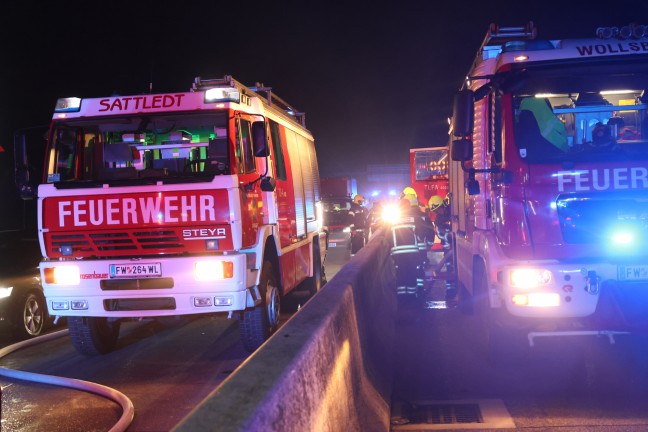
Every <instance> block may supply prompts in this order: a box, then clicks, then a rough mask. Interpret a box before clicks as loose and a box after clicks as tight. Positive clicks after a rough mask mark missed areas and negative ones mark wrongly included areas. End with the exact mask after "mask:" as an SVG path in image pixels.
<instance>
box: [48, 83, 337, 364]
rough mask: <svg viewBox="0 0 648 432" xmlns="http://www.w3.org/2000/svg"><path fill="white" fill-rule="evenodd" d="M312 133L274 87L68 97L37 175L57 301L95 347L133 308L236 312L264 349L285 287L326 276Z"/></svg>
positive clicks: (79, 340) (105, 347)
mask: <svg viewBox="0 0 648 432" xmlns="http://www.w3.org/2000/svg"><path fill="white" fill-rule="evenodd" d="M319 195H320V193H319V174H318V168H317V159H316V157H315V148H314V143H313V137H312V136H311V134H310V132H309V131H308V130H307V129H306V128H305V125H304V115H303V114H300V113H298V112H296V111H295V110H294V108H293V107H291V106H290V105H289V104H288V103H286V102H285V101H283V100H282V99H280V98H279V97H277V96H276V95H275V94H274V93H273V92H272V89H271V88H268V87H264V86H263V85H262V84H258V85H257V86H255V87H246V86H244V85H242V84H240V83H239V82H237V81H236V80H234V79H232V78H231V77H230V76H226V77H224V78H223V79H214V80H202V79H200V78H196V80H195V83H194V84H193V87H192V88H191V91H189V92H179V93H169V94H147V95H135V96H111V97H105V98H97V99H79V98H67V99H60V100H59V101H58V102H57V105H56V108H55V113H54V117H53V120H52V123H51V128H50V131H49V140H48V147H47V153H46V160H45V175H44V179H43V184H41V185H40V186H39V187H38V215H39V216H38V219H39V220H38V225H39V237H40V245H41V250H42V254H43V257H44V258H43V261H42V262H41V265H40V268H41V273H42V281H43V286H44V291H45V296H46V298H47V306H48V309H49V311H50V313H51V314H53V315H59V316H67V317H68V325H69V329H70V336H71V339H72V343H73V344H74V346H75V347H76V349H77V350H78V351H79V352H81V353H83V354H87V355H95V354H102V353H106V352H109V351H111V350H112V349H113V348H114V346H115V343H116V340H117V338H118V334H119V329H120V322H121V321H122V320H124V319H129V318H142V317H144V318H148V317H164V316H175V315H187V314H204V313H214V312H228V313H229V316H230V317H232V316H236V317H237V318H239V319H240V332H241V338H242V341H243V344H244V346H245V347H246V348H247V349H248V350H254V349H256V348H257V347H258V346H259V345H261V344H262V343H263V342H264V341H265V340H266V339H267V338H268V337H269V336H270V335H271V334H272V333H273V332H274V331H275V330H276V329H277V326H278V323H279V312H280V301H281V298H282V296H284V295H285V294H287V293H288V292H290V291H291V290H293V289H295V288H296V287H297V286H298V285H299V284H301V283H302V282H306V283H307V285H308V286H307V287H308V289H310V290H311V291H312V292H315V291H317V290H318V289H319V287H320V285H321V283H322V279H323V268H322V263H323V259H324V252H325V237H324V234H323V232H322V229H321V228H322V227H321V209H320V207H319V201H320V197H319Z"/></svg>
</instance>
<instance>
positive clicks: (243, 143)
mask: <svg viewBox="0 0 648 432" xmlns="http://www.w3.org/2000/svg"><path fill="white" fill-rule="evenodd" d="M251 126H252V124H251V123H250V121H249V120H245V119H239V120H238V123H237V143H236V161H237V167H238V173H239V174H245V173H249V172H252V171H254V169H255V167H256V165H255V161H254V152H253V150H252V131H251Z"/></svg>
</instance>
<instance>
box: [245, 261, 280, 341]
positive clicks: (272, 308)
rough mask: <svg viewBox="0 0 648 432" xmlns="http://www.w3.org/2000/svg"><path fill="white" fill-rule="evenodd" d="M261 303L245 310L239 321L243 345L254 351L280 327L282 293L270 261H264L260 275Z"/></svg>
mask: <svg viewBox="0 0 648 432" xmlns="http://www.w3.org/2000/svg"><path fill="white" fill-rule="evenodd" d="M259 294H260V295H261V304H259V305H258V306H256V307H254V308H250V309H246V310H245V311H243V316H242V318H241V320H240V321H239V332H240V334H241V342H243V347H244V348H245V349H246V350H247V351H249V352H253V351H255V350H256V349H257V348H259V347H260V346H261V345H262V344H263V343H264V342H265V341H266V340H267V339H268V338H269V337H270V336H271V335H272V334H273V333H274V332H276V331H277V328H279V314H280V312H281V295H280V293H279V287H278V286H277V282H276V277H275V272H274V268H273V266H272V263H271V262H270V261H264V262H263V268H262V269H261V276H260V277H259Z"/></svg>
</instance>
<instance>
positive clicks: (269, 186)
mask: <svg viewBox="0 0 648 432" xmlns="http://www.w3.org/2000/svg"><path fill="white" fill-rule="evenodd" d="M276 187H277V180H275V179H274V178H272V177H263V178H262V179H261V190H262V191H263V192H273V191H274V190H275V188H276Z"/></svg>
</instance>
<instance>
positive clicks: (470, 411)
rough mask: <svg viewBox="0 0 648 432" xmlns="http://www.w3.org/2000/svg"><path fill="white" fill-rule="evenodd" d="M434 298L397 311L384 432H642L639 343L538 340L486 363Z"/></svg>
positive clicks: (647, 404) (459, 319)
mask: <svg viewBox="0 0 648 432" xmlns="http://www.w3.org/2000/svg"><path fill="white" fill-rule="evenodd" d="M444 293H445V288H444V285H443V283H441V282H435V283H434V284H433V288H432V290H431V293H430V295H429V297H428V298H427V299H426V300H428V301H427V302H413V301H412V302H406V303H405V304H403V305H402V307H401V308H400V309H399V321H398V325H397V337H396V341H397V342H396V346H395V350H394V352H395V359H396V366H397V367H396V376H395V387H394V390H393V400H392V425H393V426H392V427H393V430H412V428H416V430H473V431H474V430H498V428H499V427H502V426H508V427H514V428H515V429H516V430H529V431H548V430H559V431H646V430H648V337H646V336H639V335H635V336H627V335H626V336H617V337H615V343H614V344H610V342H609V340H608V338H606V337H597V336H581V337H561V338H541V339H537V340H536V342H535V346H534V347H533V348H531V347H528V346H527V347H520V346H511V347H508V348H509V349H510V358H508V359H507V358H506V356H505V357H504V358H503V359H500V361H499V362H494V361H489V360H486V359H485V357H484V352H483V350H482V349H481V345H480V342H479V341H478V340H477V335H478V334H479V331H478V328H477V326H478V324H477V322H476V321H477V319H476V317H475V316H470V315H465V314H463V313H461V312H460V311H459V310H458V309H457V308H454V307H452V306H450V307H448V305H447V304H446V303H445V302H444ZM507 360H508V361H507ZM453 410H454V411H455V414H457V413H458V414H457V415H454V414H449V413H448V411H453ZM480 411H481V412H480ZM462 416H463V417H462ZM480 416H481V417H482V418H481V422H482V423H479V420H475V419H476V418H479V417H480ZM462 421H477V422H476V423H463V424H462V423H461V422H462ZM415 423H418V425H415ZM408 428H409V429H408Z"/></svg>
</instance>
